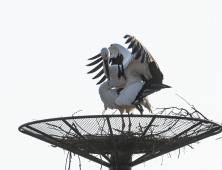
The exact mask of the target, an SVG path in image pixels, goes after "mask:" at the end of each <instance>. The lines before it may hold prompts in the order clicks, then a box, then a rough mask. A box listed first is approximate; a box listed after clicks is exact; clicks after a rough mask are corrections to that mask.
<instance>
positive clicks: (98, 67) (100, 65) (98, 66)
mask: <svg viewBox="0 0 222 170" xmlns="http://www.w3.org/2000/svg"><path fill="white" fill-rule="evenodd" d="M102 66H103V62H101V63H100V64H99V65H97V66H96V67H95V68H94V69H92V70H91V71H89V72H88V74H89V73H94V72H95V71H97V70H98V69H100V68H101V67H102Z"/></svg>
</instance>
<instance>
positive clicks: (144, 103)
mask: <svg viewBox="0 0 222 170" xmlns="http://www.w3.org/2000/svg"><path fill="white" fill-rule="evenodd" d="M141 103H142V105H143V106H144V107H145V108H147V109H148V110H149V112H150V113H152V114H154V113H153V109H152V106H151V104H150V102H149V100H148V97H145V98H143V99H142V101H141Z"/></svg>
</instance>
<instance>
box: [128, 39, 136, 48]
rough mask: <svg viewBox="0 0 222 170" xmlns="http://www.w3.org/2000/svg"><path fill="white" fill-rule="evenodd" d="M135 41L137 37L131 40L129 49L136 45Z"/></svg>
mask: <svg viewBox="0 0 222 170" xmlns="http://www.w3.org/2000/svg"><path fill="white" fill-rule="evenodd" d="M135 42H136V39H134V40H133V41H131V43H130V45H129V46H128V49H130V48H132V47H133V46H134V44H135Z"/></svg>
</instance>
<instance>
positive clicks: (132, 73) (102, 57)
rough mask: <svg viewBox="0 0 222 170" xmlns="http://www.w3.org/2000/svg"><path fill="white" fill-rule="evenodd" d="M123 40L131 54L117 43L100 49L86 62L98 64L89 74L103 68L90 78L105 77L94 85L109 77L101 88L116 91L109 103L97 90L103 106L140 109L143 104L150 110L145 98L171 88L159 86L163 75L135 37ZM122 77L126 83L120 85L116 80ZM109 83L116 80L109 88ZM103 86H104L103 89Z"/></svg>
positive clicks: (106, 96) (107, 98)
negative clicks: (130, 49)
mask: <svg viewBox="0 0 222 170" xmlns="http://www.w3.org/2000/svg"><path fill="white" fill-rule="evenodd" d="M124 38H127V41H126V43H130V44H129V47H128V49H129V48H132V52H130V51H129V50H127V49H126V48H125V47H123V46H121V45H119V44H112V45H111V46H110V47H109V48H103V49H102V50H101V53H100V54H98V55H96V56H95V57H92V58H90V59H89V60H95V59H96V60H95V61H94V62H92V63H90V64H88V65H87V66H92V65H95V64H98V63H99V62H100V63H99V64H98V65H97V66H96V67H95V68H94V69H92V70H91V71H89V72H88V73H93V72H95V71H97V70H98V69H99V68H102V67H103V68H102V70H101V71H100V72H99V73H98V74H97V75H96V76H95V77H93V79H95V78H98V77H100V76H101V75H103V74H104V76H103V77H102V79H101V80H100V81H99V82H98V83H97V84H101V83H102V82H104V81H105V79H106V78H108V82H105V83H103V84H102V85H101V86H100V89H106V90H107V89H109V90H111V89H112V88H113V87H116V88H117V89H115V90H116V93H117V94H118V95H117V96H116V97H115V100H114V99H112V101H111V99H110V98H109V97H108V96H109V95H104V93H103V92H101V90H99V93H100V97H101V99H102V101H103V102H104V105H105V107H110V108H118V107H111V105H110V103H112V104H113V105H117V106H121V107H122V108H124V107H126V106H131V105H135V106H136V108H142V107H141V104H143V105H144V106H145V107H146V108H148V110H150V111H151V107H150V106H151V105H150V103H149V101H148V98H147V96H148V95H150V94H152V93H154V92H156V91H159V90H161V89H162V88H170V86H167V85H164V84H162V81H163V74H162V72H161V71H160V69H159V66H158V64H157V63H156V61H155V60H154V58H153V57H152V55H151V54H150V53H149V51H148V50H147V49H146V48H145V47H144V46H143V45H142V44H141V43H140V42H139V41H138V40H137V39H136V38H135V37H133V36H130V35H126V36H125V37H124ZM110 63H111V65H110ZM121 76H123V77H125V80H126V81H125V82H124V81H121V82H122V83H119V82H118V80H119V79H120V77H121ZM110 80H115V82H116V83H117V84H116V85H115V84H114V83H112V86H109V81H110ZM123 82H124V83H123ZM104 86H107V87H106V88H102V87H104ZM107 92H108V91H107ZM104 99H105V100H104ZM144 101H145V104H144ZM139 110H140V109H139ZM120 112H121V111H120ZM140 112H141V110H140ZM121 113H122V112H121ZM128 113H129V112H128ZM141 113H142V112H141Z"/></svg>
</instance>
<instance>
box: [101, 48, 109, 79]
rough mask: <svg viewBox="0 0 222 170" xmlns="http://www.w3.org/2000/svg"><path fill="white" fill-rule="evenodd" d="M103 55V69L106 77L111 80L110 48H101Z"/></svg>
mask: <svg viewBox="0 0 222 170" xmlns="http://www.w3.org/2000/svg"><path fill="white" fill-rule="evenodd" d="M101 56H102V58H103V70H104V73H105V74H106V77H107V78H108V80H110V75H109V57H110V52H109V49H108V48H103V49H102V50H101Z"/></svg>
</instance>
